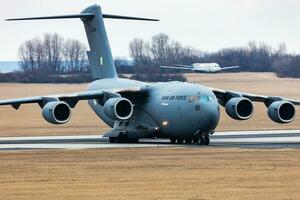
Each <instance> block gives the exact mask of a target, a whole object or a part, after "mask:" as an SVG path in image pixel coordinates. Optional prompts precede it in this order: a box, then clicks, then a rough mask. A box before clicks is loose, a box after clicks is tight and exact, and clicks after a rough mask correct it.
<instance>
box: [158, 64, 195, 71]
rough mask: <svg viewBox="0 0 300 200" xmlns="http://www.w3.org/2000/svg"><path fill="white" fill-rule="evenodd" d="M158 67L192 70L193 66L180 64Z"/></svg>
mask: <svg viewBox="0 0 300 200" xmlns="http://www.w3.org/2000/svg"><path fill="white" fill-rule="evenodd" d="M160 68H163V69H179V70H189V71H193V70H194V68H192V67H188V66H187V65H182V66H160Z"/></svg>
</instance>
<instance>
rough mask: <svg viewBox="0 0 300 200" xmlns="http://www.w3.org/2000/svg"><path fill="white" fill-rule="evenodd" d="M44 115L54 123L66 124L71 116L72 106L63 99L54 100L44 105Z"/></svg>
mask: <svg viewBox="0 0 300 200" xmlns="http://www.w3.org/2000/svg"><path fill="white" fill-rule="evenodd" d="M43 117H44V119H45V120H46V121H48V122H49V123H52V124H65V123H67V122H68V121H69V120H70V118H71V108H70V106H69V105H68V104H67V103H65V102H63V101H52V102H49V103H47V104H46V105H45V106H44V107H43Z"/></svg>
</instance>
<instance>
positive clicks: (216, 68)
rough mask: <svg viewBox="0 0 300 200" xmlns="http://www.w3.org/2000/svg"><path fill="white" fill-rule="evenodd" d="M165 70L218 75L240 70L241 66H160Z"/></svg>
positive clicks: (199, 64) (198, 64)
mask: <svg viewBox="0 0 300 200" xmlns="http://www.w3.org/2000/svg"><path fill="white" fill-rule="evenodd" d="M160 67H161V68H164V69H177V70H189V71H191V72H198V73H217V72H220V71H225V70H229V69H236V68H240V66H230V67H222V68H221V67H220V65H219V64H218V63H194V64H192V65H175V66H160Z"/></svg>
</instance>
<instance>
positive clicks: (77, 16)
mask: <svg viewBox="0 0 300 200" xmlns="http://www.w3.org/2000/svg"><path fill="white" fill-rule="evenodd" d="M94 16H95V14H93V13H82V14H75V15H58V16H46V17H29V18H14V19H6V21H22V20H43V19H73V18H81V19H93V18H94ZM102 16H103V18H109V19H126V20H142V21H159V20H158V19H149V18H140V17H130V16H121V15H108V14H103V15H102Z"/></svg>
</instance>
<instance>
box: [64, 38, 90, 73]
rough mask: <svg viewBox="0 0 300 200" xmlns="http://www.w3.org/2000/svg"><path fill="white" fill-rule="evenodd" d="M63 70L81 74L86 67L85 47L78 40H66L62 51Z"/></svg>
mask: <svg viewBox="0 0 300 200" xmlns="http://www.w3.org/2000/svg"><path fill="white" fill-rule="evenodd" d="M63 54H64V63H65V67H64V69H65V70H67V71H70V72H83V71H85V70H86V67H87V56H86V47H85V45H84V44H83V43H82V42H80V41H78V40H71V39H69V40H67V41H66V42H65V45H64V49H63Z"/></svg>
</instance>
